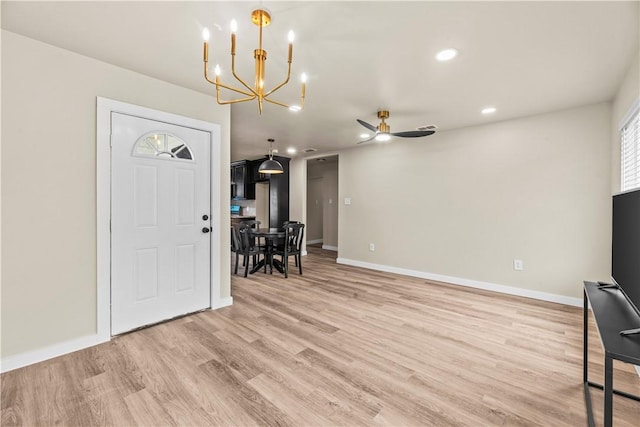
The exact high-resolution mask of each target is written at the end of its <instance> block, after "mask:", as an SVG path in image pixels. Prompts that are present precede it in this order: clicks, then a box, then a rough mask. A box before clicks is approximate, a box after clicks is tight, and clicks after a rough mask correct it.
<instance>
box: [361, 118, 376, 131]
mask: <svg viewBox="0 0 640 427" xmlns="http://www.w3.org/2000/svg"><path fill="white" fill-rule="evenodd" d="M356 121H357V122H358V123H360V124H361V125H362V126H364V127H366V128H367V129H369V130H370V131H372V132H378V128H377V127H375V126H374V125H370V124H369V123H367V122H364V121H362V120H360V119H356Z"/></svg>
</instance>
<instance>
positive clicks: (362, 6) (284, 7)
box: [2, 1, 640, 160]
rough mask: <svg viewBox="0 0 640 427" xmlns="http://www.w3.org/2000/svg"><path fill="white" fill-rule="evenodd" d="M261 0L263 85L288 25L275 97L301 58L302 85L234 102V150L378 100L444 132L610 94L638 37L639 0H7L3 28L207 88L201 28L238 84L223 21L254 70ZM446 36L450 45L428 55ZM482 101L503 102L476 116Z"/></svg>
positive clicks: (322, 128)
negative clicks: (446, 55)
mask: <svg viewBox="0 0 640 427" xmlns="http://www.w3.org/2000/svg"><path fill="white" fill-rule="evenodd" d="M259 5H262V6H263V7H266V8H267V9H268V10H269V11H270V12H271V14H272V18H273V21H272V24H271V25H270V26H268V27H266V28H265V30H264V40H265V41H264V49H265V50H267V51H268V59H267V65H266V73H267V77H266V79H267V84H266V86H267V87H270V86H274V85H275V84H276V83H277V82H279V81H280V80H281V79H282V78H283V77H284V75H285V72H286V68H285V66H286V55H287V41H286V35H287V32H288V30H289V29H293V30H294V31H295V32H296V42H295V44H294V52H293V67H292V82H291V83H289V85H287V86H285V87H284V88H282V89H281V91H279V92H278V93H279V96H274V98H275V99H277V100H281V101H283V102H285V103H292V104H295V103H299V92H300V86H299V83H298V76H299V75H300V74H301V73H302V72H303V71H304V72H306V73H307V74H308V76H309V82H308V84H307V98H306V103H305V109H304V111H302V112H299V113H292V112H290V111H288V110H287V109H284V108H282V107H278V106H275V105H272V104H266V106H265V110H264V112H263V114H262V116H260V115H259V114H258V107H257V103H256V102H251V103H242V104H235V105H233V106H232V107H231V147H232V159H234V160H235V159H241V158H249V159H252V158H257V157H261V156H262V155H264V154H265V152H266V151H267V148H268V144H267V142H266V140H267V138H275V140H276V142H275V147H276V148H278V149H279V151H280V154H284V152H285V149H286V148H287V147H289V146H294V147H297V148H298V150H303V149H305V148H308V147H314V148H316V149H318V153H329V152H335V151H336V150H340V149H344V148H349V147H355V146H356V143H357V142H358V141H359V140H360V134H361V133H363V132H366V129H365V128H363V127H362V126H360V125H359V124H358V123H356V121H355V119H356V118H359V119H362V120H364V121H366V122H369V123H371V124H373V125H377V124H378V119H377V118H376V111H377V110H378V109H380V108H385V109H389V110H390V111H391V116H390V118H389V119H388V120H387V123H388V124H390V125H391V130H392V132H398V131H406V130H413V129H415V128H416V127H418V126H423V125H428V124H436V125H437V126H438V127H439V129H438V131H439V132H443V131H447V130H451V129H455V128H460V127H465V126H471V125H477V124H481V123H488V122H491V121H500V120H505V119H509V118H514V117H521V116H526V115H531V114H538V113H542V112H548V111H555V110H560V109H565V108H570V107H574V106H579V105H586V104H590V103H595V102H600V101H608V100H611V99H612V97H613V96H614V95H615V92H616V90H617V88H618V85H619V84H620V82H621V81H622V78H623V76H624V73H625V72H626V70H627V68H628V66H629V65H630V63H631V60H632V59H633V57H634V56H635V55H636V54H637V53H638V50H639V37H640V36H639V7H638V6H639V2H638V1H631V2H608V1H605V2H580V1H570V2H537V1H536V2H481V1H473V2H426V1H413V2H396V1H387V2H377V1H369V2H364V1H358V2H338V1H335V2H327V1H322V2H308V1H299V2H256V1H249V2H247V1H234V2H95V1H92V2H52V1H48V2H42V3H36V2H10V1H2V28H4V29H6V30H9V31H13V32H16V33H19V34H22V35H25V36H28V37H31V38H34V39H37V40H41V41H44V42H46V43H49V44H52V45H55V46H59V47H62V48H65V49H68V50H71V51H74V52H77V53H80V54H83V55H87V56H90V57H93V58H96V59H99V60H101V61H105V62H109V63H112V64H115V65H118V66H121V67H124V68H127V69H130V70H134V71H137V72H140V73H143V74H146V75H149V76H152V77H156V78H159V79H162V80H166V81H168V82H171V83H174V84H177V85H180V86H184V87H187V88H191V89H193V90H196V91H200V92H203V93H207V94H212V95H215V90H214V88H213V86H211V85H210V84H208V83H206V82H205V81H204V79H203V76H202V39H201V31H202V28H203V27H208V28H209V29H210V30H211V33H212V37H211V39H212V40H211V53H210V62H211V63H213V64H215V63H216V62H219V63H220V64H221V66H222V68H223V77H222V79H223V82H225V83H230V84H233V82H232V81H231V79H230V78H229V77H230V70H229V63H230V61H229V56H230V55H229V44H230V43H229V39H230V37H229V30H228V28H229V22H230V20H231V19H232V18H235V19H236V20H237V21H238V25H239V29H238V36H237V37H238V45H237V55H236V62H237V65H238V67H239V74H240V75H241V76H243V77H244V78H245V80H247V81H250V82H252V81H253V77H252V73H253V49H255V48H257V39H258V33H257V27H256V26H254V25H253V24H251V23H250V14H251V11H252V10H253V9H256V8H257V6H259ZM447 47H455V48H457V49H458V50H459V51H460V54H459V56H458V57H457V58H456V59H454V60H452V61H449V62H444V63H441V62H438V61H436V60H435V59H434V55H435V54H436V53H437V52H438V51H439V50H441V49H443V48H447ZM43 78H46V76H43ZM51 83H52V84H55V82H51ZM234 85H235V84H234ZM486 105H493V106H495V107H497V109H498V111H497V112H496V113H495V114H493V115H492V116H483V115H481V114H480V110H481V109H482V108H483V107H484V106H486ZM437 137H438V133H436V134H435V135H433V136H429V137H426V138H420V139H418V140H409V139H401V138H398V139H394V141H393V142H392V143H428V142H429V140H430V139H432V138H437ZM359 147H361V146H359ZM284 155H286V154H284ZM298 155H299V154H298Z"/></svg>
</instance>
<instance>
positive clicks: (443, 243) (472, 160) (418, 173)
mask: <svg viewBox="0 0 640 427" xmlns="http://www.w3.org/2000/svg"><path fill="white" fill-rule="evenodd" d="M610 110H611V107H610V104H609V103H603V104H597V105H591V106H587V107H582V108H576V109H571V110H566V111H560V112H554V113H549V114H543V115H539V116H533V117H526V118H521V119H516V120H509V121H504V122H498V123H494V124H489V125H485V126H475V127H469V128H464V129H459V130H454V131H449V132H440V133H437V134H436V135H434V136H432V137H428V138H424V139H415V140H413V139H407V140H395V141H393V142H391V143H388V144H382V145H376V144H371V145H369V146H366V147H358V148H356V149H351V150H347V151H344V152H341V153H340V163H339V176H340V181H339V196H340V200H341V201H342V200H343V199H344V198H345V197H350V198H351V205H344V204H342V203H341V204H340V213H339V228H340V232H339V257H340V258H342V259H346V260H356V261H360V262H366V263H372V264H379V265H384V266H393V267H397V268H403V269H408V270H412V271H417V272H426V273H431V274H439V275H445V276H449V277H455V278H461V279H468V280H475V281H482V282H487V283H492V284H498V285H505V286H510V287H515V288H523V289H527V290H533V291H538V292H545V293H551V294H556V295H561V296H568V297H575V298H578V297H580V296H581V289H582V280H584V279H595V280H598V279H607V278H608V276H609V271H610V267H609V257H610V256H609V254H610V236H609V234H610V232H609V230H610V212H609V205H610V176H611V160H610V156H611V149H610V135H611V130H610V122H611V111H610ZM372 171H373V172H375V173H373V172H372ZM369 243H374V244H375V247H376V250H375V252H370V251H369ZM515 258H518V259H522V260H523V261H524V271H515V270H514V269H513V260H514V259H515Z"/></svg>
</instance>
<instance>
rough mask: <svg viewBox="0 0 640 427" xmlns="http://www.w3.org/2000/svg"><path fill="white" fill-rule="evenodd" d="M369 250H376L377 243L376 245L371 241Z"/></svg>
mask: <svg viewBox="0 0 640 427" xmlns="http://www.w3.org/2000/svg"><path fill="white" fill-rule="evenodd" d="M369 250H370V251H371V252H374V251H375V250H376V245H374V244H373V243H369Z"/></svg>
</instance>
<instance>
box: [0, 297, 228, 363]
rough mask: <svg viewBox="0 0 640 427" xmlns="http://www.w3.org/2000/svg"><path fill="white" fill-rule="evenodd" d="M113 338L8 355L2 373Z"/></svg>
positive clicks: (94, 337)
mask: <svg viewBox="0 0 640 427" xmlns="http://www.w3.org/2000/svg"><path fill="white" fill-rule="evenodd" d="M230 305H233V297H227V298H222V299H221V300H220V301H219V302H218V304H216V305H215V306H212V307H211V309H212V310H216V309H219V308H223V307H228V306H230ZM110 340H111V337H100V335H98V334H95V335H87V336H84V337H80V338H74V339H71V340H69V341H64V342H61V343H58V344H53V345H50V346H47V347H43V348H40V349H37V350H32V351H27V352H24V353H20V354H16V355H14V356H8V357H4V358H2V360H0V373H3V372H9V371H13V370H14V369H18V368H22V367H24V366H28V365H33V364H34V363H38V362H44V361H45V360H49V359H53V358H54V357H58V356H62V355H65V354H69V353H73V352H74V351H78V350H82V349H85V348H88V347H93V346H94V345H98V344H102V343H105V342H108V341H110Z"/></svg>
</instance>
